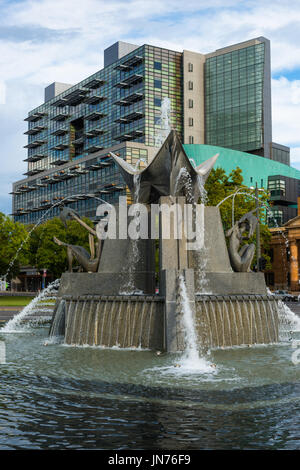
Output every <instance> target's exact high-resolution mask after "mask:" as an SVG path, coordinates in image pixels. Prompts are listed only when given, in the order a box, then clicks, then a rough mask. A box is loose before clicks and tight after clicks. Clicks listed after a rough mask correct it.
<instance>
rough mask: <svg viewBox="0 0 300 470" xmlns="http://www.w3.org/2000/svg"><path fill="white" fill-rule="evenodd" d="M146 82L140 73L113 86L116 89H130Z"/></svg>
mask: <svg viewBox="0 0 300 470" xmlns="http://www.w3.org/2000/svg"><path fill="white" fill-rule="evenodd" d="M142 80H144V76H143V75H141V74H138V73H134V74H133V75H130V76H129V77H127V78H123V79H122V80H121V81H119V82H118V83H116V84H115V85H113V86H114V87H117V88H129V87H131V86H132V85H135V84H136V83H138V82H141V81H142Z"/></svg>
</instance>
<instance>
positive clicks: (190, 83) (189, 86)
mask: <svg viewBox="0 0 300 470" xmlns="http://www.w3.org/2000/svg"><path fill="white" fill-rule="evenodd" d="M193 88H194V84H193V82H192V81H191V80H189V82H188V89H189V90H193Z"/></svg>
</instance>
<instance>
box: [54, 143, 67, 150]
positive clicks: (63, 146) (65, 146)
mask: <svg viewBox="0 0 300 470" xmlns="http://www.w3.org/2000/svg"><path fill="white" fill-rule="evenodd" d="M68 147H69V145H68V144H57V145H54V147H51V150H59V151H61V150H65V149H67V148H68Z"/></svg>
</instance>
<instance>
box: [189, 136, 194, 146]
mask: <svg viewBox="0 0 300 470" xmlns="http://www.w3.org/2000/svg"><path fill="white" fill-rule="evenodd" d="M193 143H194V136H193V135H190V136H189V144H193Z"/></svg>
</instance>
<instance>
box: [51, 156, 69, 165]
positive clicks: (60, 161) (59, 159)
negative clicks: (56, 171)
mask: <svg viewBox="0 0 300 470" xmlns="http://www.w3.org/2000/svg"><path fill="white" fill-rule="evenodd" d="M67 162H68V160H63V159H62V158H57V159H56V160H54V161H53V162H51V163H50V165H53V166H60V165H64V164H65V163H67Z"/></svg>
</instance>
